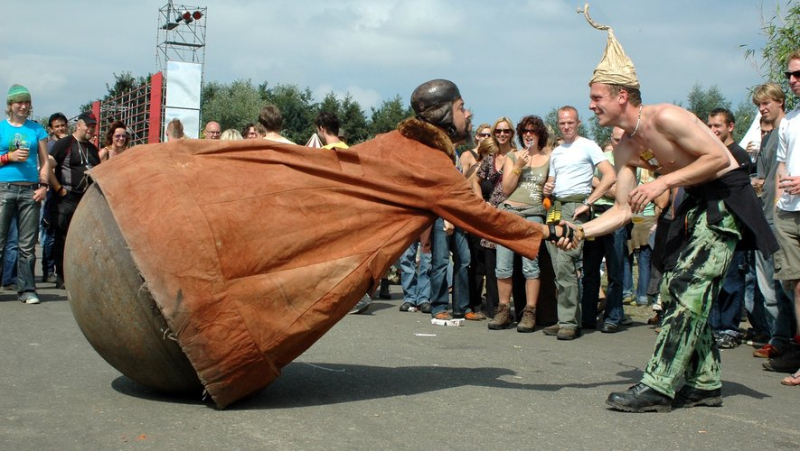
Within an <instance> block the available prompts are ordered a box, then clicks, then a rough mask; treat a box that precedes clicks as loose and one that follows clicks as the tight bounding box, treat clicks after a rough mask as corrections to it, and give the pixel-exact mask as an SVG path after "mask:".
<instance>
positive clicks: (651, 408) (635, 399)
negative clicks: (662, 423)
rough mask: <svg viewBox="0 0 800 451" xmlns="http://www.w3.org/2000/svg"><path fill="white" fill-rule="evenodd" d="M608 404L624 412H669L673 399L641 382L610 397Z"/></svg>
mask: <svg viewBox="0 0 800 451" xmlns="http://www.w3.org/2000/svg"><path fill="white" fill-rule="evenodd" d="M606 404H608V405H609V406H611V407H613V408H615V409H617V410H622V411H624V412H669V411H670V410H672V399H671V398H670V397H669V396H667V395H664V394H661V393H659V392H657V391H655V390H653V389H652V388H650V387H648V386H647V385H644V384H643V383H641V382H639V383H638V384H636V385H634V386H633V387H631V388H629V389H628V390H627V391H624V392H617V393H611V394H610V395H608V399H607V400H606Z"/></svg>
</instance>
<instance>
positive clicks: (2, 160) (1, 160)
mask: <svg viewBox="0 0 800 451" xmlns="http://www.w3.org/2000/svg"><path fill="white" fill-rule="evenodd" d="M0 163H3V164H4V165H6V164H8V154H7V153H5V154H3V155H0Z"/></svg>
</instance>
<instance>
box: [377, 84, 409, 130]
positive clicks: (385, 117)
mask: <svg viewBox="0 0 800 451" xmlns="http://www.w3.org/2000/svg"><path fill="white" fill-rule="evenodd" d="M413 115H414V112H413V111H412V110H411V107H410V106H409V107H406V108H403V99H402V98H400V95H399V94H398V95H396V96H394V98H393V99H391V100H384V101H383V103H381V106H380V107H378V109H375V108H374V107H373V108H372V123H371V124H370V127H369V131H370V135H372V136H375V135H378V134H381V133H386V132H390V131H392V130H394V129H395V128H397V124H399V123H400V122H401V121H402V120H403V119H406V118H408V117H411V116H413Z"/></svg>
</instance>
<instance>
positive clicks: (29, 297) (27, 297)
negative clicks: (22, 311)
mask: <svg viewBox="0 0 800 451" xmlns="http://www.w3.org/2000/svg"><path fill="white" fill-rule="evenodd" d="M19 302H22V303H23V304H38V303H39V296H36V293H34V292H32V291H26V292H25V293H22V294H21V295H20V296H19Z"/></svg>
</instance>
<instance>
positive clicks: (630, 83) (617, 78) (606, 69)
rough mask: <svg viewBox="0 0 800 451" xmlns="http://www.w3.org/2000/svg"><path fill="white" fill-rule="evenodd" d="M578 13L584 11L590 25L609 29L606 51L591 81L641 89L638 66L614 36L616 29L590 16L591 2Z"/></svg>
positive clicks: (599, 28)
mask: <svg viewBox="0 0 800 451" xmlns="http://www.w3.org/2000/svg"><path fill="white" fill-rule="evenodd" d="M578 13H583V15H584V16H585V17H586V21H587V22H589V25H591V26H593V27H594V28H596V29H598V30H608V42H607V43H606V51H605V52H604V53H603V58H602V59H601V60H600V64H598V65H597V68H596V69H595V70H594V74H593V75H592V79H591V81H589V85H591V84H592V83H605V84H608V85H620V86H625V87H628V88H634V89H639V79H638V78H636V68H635V67H633V61H631V59H630V58H628V55H626V54H625V51H624V50H622V46H621V45H620V44H619V41H617V38H616V37H615V36H614V30H612V29H611V27H609V26H608V25H600V24H598V23H597V22H595V21H594V20H592V18H591V17H589V4H588V3H586V4H585V5H584V7H583V10H578Z"/></svg>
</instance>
